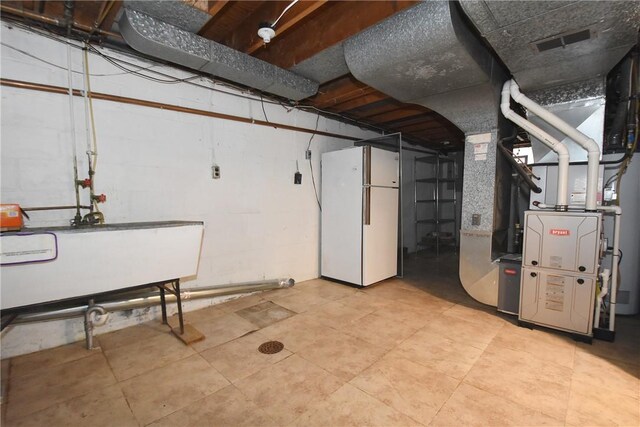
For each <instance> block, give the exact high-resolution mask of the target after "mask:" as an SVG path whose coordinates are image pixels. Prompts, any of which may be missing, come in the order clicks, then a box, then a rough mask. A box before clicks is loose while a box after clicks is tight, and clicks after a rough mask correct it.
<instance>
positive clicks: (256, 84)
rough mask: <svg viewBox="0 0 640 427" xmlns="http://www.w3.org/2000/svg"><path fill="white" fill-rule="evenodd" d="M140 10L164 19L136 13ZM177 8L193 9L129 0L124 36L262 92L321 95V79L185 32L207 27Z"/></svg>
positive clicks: (155, 52)
mask: <svg viewBox="0 0 640 427" xmlns="http://www.w3.org/2000/svg"><path fill="white" fill-rule="evenodd" d="M140 6H142V7H143V10H144V11H145V12H147V13H153V14H154V15H155V16H160V18H158V17H154V16H151V15H148V14H147V13H144V12H142V11H140V10H136V9H134V8H139V7H140ZM151 6H153V7H151ZM166 8H170V9H171V10H168V9H166ZM176 8H178V10H183V9H185V8H187V9H193V8H191V6H189V5H187V4H186V3H184V2H150V3H149V4H147V2H128V3H127V4H126V8H125V10H124V13H123V14H122V16H121V18H120V20H119V26H120V33H121V34H122V37H123V38H124V39H125V41H126V42H127V43H128V44H129V45H130V46H131V47H132V48H134V49H135V50H137V51H140V52H142V53H145V54H147V55H150V56H153V57H156V58H160V59H164V60H166V61H170V62H173V63H176V64H180V65H183V66H185V67H188V68H192V69H194V70H198V71H202V72H205V73H209V74H212V75H214V76H216V77H220V78H223V79H226V80H229V81H232V82H235V83H239V84H242V85H245V86H248V87H251V88H254V89H258V90H260V91H264V92H268V93H272V94H274V95H278V96H281V97H283V98H287V99H292V100H295V101H299V100H301V99H304V98H308V97H309V96H312V95H315V94H316V93H317V91H318V82H316V81H313V80H310V79H307V78H305V77H302V76H300V75H298V74H295V73H292V72H291V71H287V70H284V69H282V68H279V67H276V66H275V65H272V64H269V63H267V62H265V61H262V60H259V59H257V58H254V57H252V56H250V55H247V54H245V53H242V52H239V51H237V50H234V49H231V48H229V47H227V46H224V45H221V44H220V43H216V42H214V41H211V40H208V39H206V38H204V37H201V36H198V35H196V34H194V33H192V32H191V31H188V30H186V29H184V28H188V29H189V30H192V29H194V28H195V27H197V26H198V25H201V24H200V22H201V18H198V20H197V22H196V24H193V22H194V21H193V19H190V18H185V19H181V18H180V16H182V15H179V14H176V12H175V10H174V9H176ZM171 11H172V12H171ZM165 12H166V13H165ZM169 12H171V13H169ZM185 13H186V12H185ZM189 13H191V12H189ZM179 18H180V19H179ZM163 19H166V20H168V21H172V22H173V23H169V22H165V21H164V20H163ZM193 25H195V26H193Z"/></svg>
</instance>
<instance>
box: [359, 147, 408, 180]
mask: <svg viewBox="0 0 640 427" xmlns="http://www.w3.org/2000/svg"><path fill="white" fill-rule="evenodd" d="M398 159H399V155H398V153H394V152H392V151H386V150H381V149H379V148H373V147H372V148H371V163H370V165H371V181H370V182H369V184H370V185H372V186H376V187H396V188H397V187H398V186H399V182H400V181H399V179H398V176H399V173H398V165H399V160H398ZM365 161H366V154H365Z"/></svg>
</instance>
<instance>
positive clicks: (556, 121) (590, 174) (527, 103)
mask: <svg viewBox="0 0 640 427" xmlns="http://www.w3.org/2000/svg"><path fill="white" fill-rule="evenodd" d="M510 90H511V96H512V97H513V99H514V100H515V101H516V102H517V103H519V104H521V105H522V106H523V107H525V108H527V109H528V110H529V111H531V112H532V113H534V114H535V115H537V116H538V117H539V118H540V119H542V120H544V121H545V122H547V123H548V124H549V125H551V126H553V127H554V128H556V129H558V130H559V131H560V132H562V133H564V134H565V135H567V136H568V137H569V138H571V139H572V140H573V141H575V142H576V143H577V144H578V145H580V146H581V147H582V148H584V149H585V150H586V151H587V200H586V203H585V206H586V209H587V210H588V211H595V210H596V199H597V196H598V166H599V165H600V147H598V144H597V143H596V142H595V141H594V140H593V139H591V138H589V137H588V136H587V135H585V134H583V133H582V132H580V131H579V130H578V129H576V128H574V127H573V126H571V125H570V124H569V123H567V122H565V121H564V120H562V119H561V118H560V117H558V116H556V115H555V114H553V113H552V112H550V111H549V110H547V109H545V108H544V107H542V106H540V105H538V104H537V103H535V102H534V101H532V100H531V99H529V98H527V97H526V96H525V95H523V94H522V93H520V88H519V87H518V84H517V83H516V82H515V81H513V80H512V81H511V89H510Z"/></svg>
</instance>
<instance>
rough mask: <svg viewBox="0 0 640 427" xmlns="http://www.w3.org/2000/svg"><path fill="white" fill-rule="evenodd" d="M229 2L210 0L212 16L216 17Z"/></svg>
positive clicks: (226, 0) (210, 13) (225, 0)
mask: <svg viewBox="0 0 640 427" xmlns="http://www.w3.org/2000/svg"><path fill="white" fill-rule="evenodd" d="M227 3H229V1H228V0H218V1H215V0H212V1H209V10H208V12H209V15H211V17H212V18H213V17H215V16H216V15H217V14H218V13H220V11H221V10H222V9H223V8H224V7H225V6H226V5H227Z"/></svg>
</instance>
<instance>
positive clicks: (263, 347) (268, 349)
mask: <svg viewBox="0 0 640 427" xmlns="http://www.w3.org/2000/svg"><path fill="white" fill-rule="evenodd" d="M283 348H284V344H282V343H281V342H280V341H267V342H266V343H263V344H260V347H258V351H259V352H260V353H264V354H276V353H279V352H281V351H282V349H283Z"/></svg>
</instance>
